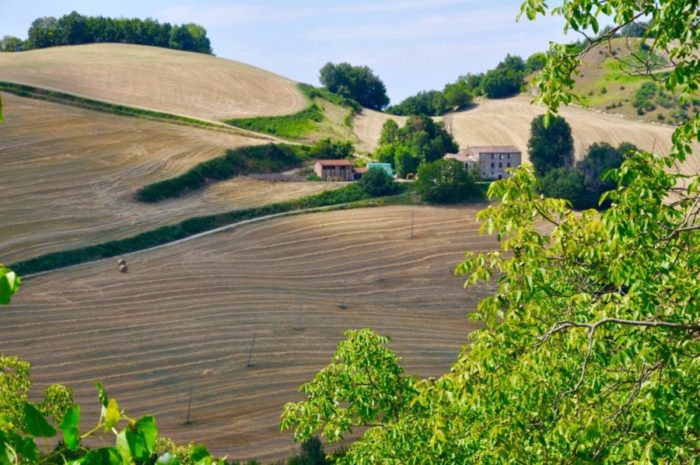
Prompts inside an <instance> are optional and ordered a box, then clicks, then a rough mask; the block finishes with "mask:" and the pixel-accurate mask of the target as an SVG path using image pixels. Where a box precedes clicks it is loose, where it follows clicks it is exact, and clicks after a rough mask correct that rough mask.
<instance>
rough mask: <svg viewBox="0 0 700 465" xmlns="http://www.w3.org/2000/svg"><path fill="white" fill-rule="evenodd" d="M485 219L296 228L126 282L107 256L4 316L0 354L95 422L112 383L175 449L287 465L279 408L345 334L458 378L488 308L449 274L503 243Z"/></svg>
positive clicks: (340, 214)
mask: <svg viewBox="0 0 700 465" xmlns="http://www.w3.org/2000/svg"><path fill="white" fill-rule="evenodd" d="M474 212H475V208H433V207H387V208H376V209H359V210H349V211H337V212H331V213H319V214H311V215H303V216H296V217H290V218H284V219H278V220H274V221H269V222H265V223H259V224H255V225H250V226H245V227H242V228H239V229H234V230H232V231H229V232H225V233H219V234H215V235H211V236H209V237H206V238H202V239H197V240H193V241H190V242H186V243H183V244H180V245H177V246H173V247H167V248H164V249H160V250H157V251H153V252H146V253H142V254H137V255H134V256H131V257H127V259H128V264H129V273H128V274H121V273H119V272H118V271H117V266H116V260H111V259H110V260H105V261H101V262H97V263H93V264H89V265H86V266H82V267H79V268H75V269H71V270H65V271H58V272H53V273H49V274H46V275H43V276H41V277H38V278H34V279H30V280H28V281H27V282H26V283H25V286H24V289H23V290H22V292H21V293H20V294H18V296H17V297H16V299H15V303H16V304H15V305H13V306H12V307H10V308H8V309H3V312H2V313H0V326H2V327H3V328H4V334H5V335H6V336H4V337H3V338H2V339H1V340H0V352H3V353H19V354H21V355H22V356H23V357H24V358H26V359H27V360H29V361H30V362H31V363H32V365H33V367H34V368H33V378H34V379H35V381H36V383H37V388H40V387H43V386H45V385H46V384H49V383H51V382H61V383H65V384H68V385H70V386H73V387H74V388H75V390H76V394H77V400H78V401H79V402H80V403H81V404H82V405H83V407H84V408H86V409H88V410H87V412H88V413H89V416H91V417H94V416H95V415H96V414H97V413H98V412H97V410H96V407H97V403H96V402H94V399H95V391H94V386H93V382H94V381H97V380H100V381H102V382H103V383H104V384H105V386H106V387H107V389H108V390H109V392H110V393H111V394H112V395H113V396H115V397H116V398H118V399H119V401H120V405H122V406H123V407H125V408H126V409H127V411H128V412H130V413H131V414H133V415H140V414H146V413H153V414H156V415H157V418H158V422H159V427H160V430H161V433H162V434H164V435H166V436H172V437H173V438H174V439H176V440H177V441H181V442H187V441H203V440H205V439H206V442H207V445H208V446H209V447H210V448H211V449H213V450H214V451H215V452H217V453H221V454H229V455H230V457H231V458H235V459H252V458H258V459H265V460H267V459H277V458H281V457H284V456H286V455H289V453H290V452H292V450H293V449H294V445H293V443H292V440H291V436H290V435H289V434H287V433H279V432H278V431H277V425H278V420H279V415H280V412H281V408H282V405H283V404H284V403H285V402H287V401H292V400H299V399H301V396H300V395H299V394H296V393H295V392H296V388H297V387H298V386H299V385H300V384H301V383H303V382H304V381H307V380H309V379H310V378H311V377H312V376H313V374H314V373H315V372H316V371H317V370H318V369H320V368H321V367H323V366H324V365H325V364H326V363H327V362H328V360H329V359H330V355H331V354H332V352H333V350H334V348H335V344H336V343H337V342H338V340H340V339H341V338H342V334H343V331H344V330H345V329H346V328H361V327H372V328H374V329H376V330H377V331H380V332H382V333H384V334H387V335H389V336H391V337H392V338H393V340H394V342H393V344H392V346H393V348H394V349H396V350H397V352H398V353H399V354H400V355H401V356H402V357H403V358H404V362H405V365H406V366H407V368H408V371H409V372H411V373H416V374H419V375H421V376H431V375H437V374H439V373H441V372H444V371H445V370H447V369H448V368H449V366H450V363H451V362H452V361H454V359H455V356H456V355H457V353H458V352H459V349H460V346H461V345H462V344H464V343H465V342H466V341H467V335H468V332H469V330H470V329H471V328H473V327H474V326H473V324H472V323H470V322H469V320H468V317H467V314H468V313H469V312H470V311H473V310H474V308H475V305H476V303H477V301H478V299H479V298H480V296H481V295H482V292H481V291H478V292H475V291H474V290H471V291H469V292H466V291H464V289H463V287H462V279H461V278H458V277H454V276H453V274H452V268H453V266H454V265H456V264H457V263H458V262H459V261H460V260H461V258H462V253H463V252H464V251H466V250H487V249H491V248H493V247H494V246H495V242H494V241H493V240H492V239H490V238H488V237H480V236H478V235H477V225H476V224H475V223H474V220H473V215H474ZM412 217H413V220H414V221H413V222H414V237H413V238H411V237H410V236H411V223H412ZM484 292H485V290H484ZM343 302H344V303H345V308H341V307H342V305H343ZM300 308H301V317H300ZM49 328H50V330H49ZM253 337H255V345H254V347H253V350H252V352H251V351H250V348H251V342H252V339H253ZM249 356H250V358H251V362H252V366H251V367H247V366H246V365H247V362H248V357H249ZM190 389H192V413H191V419H192V425H190V426H185V425H183V423H184V421H185V419H186V414H187V402H188V396H189V392H190ZM37 392H38V389H37Z"/></svg>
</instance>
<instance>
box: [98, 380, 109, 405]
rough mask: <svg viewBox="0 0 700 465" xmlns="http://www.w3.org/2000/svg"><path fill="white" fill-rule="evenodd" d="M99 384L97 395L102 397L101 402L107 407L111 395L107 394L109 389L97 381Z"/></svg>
mask: <svg viewBox="0 0 700 465" xmlns="http://www.w3.org/2000/svg"><path fill="white" fill-rule="evenodd" d="M95 386H97V396H98V397H99V398H100V403H101V404H102V406H103V407H104V408H107V403H108V402H109V397H108V396H107V391H105V387H104V386H103V385H102V383H95Z"/></svg>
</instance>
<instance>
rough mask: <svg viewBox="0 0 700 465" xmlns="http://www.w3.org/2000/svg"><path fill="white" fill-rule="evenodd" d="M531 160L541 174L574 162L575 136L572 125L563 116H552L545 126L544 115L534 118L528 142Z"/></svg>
mask: <svg viewBox="0 0 700 465" xmlns="http://www.w3.org/2000/svg"><path fill="white" fill-rule="evenodd" d="M528 148H529V153H530V162H532V164H533V165H535V170H536V172H537V174H538V175H539V176H544V175H545V174H546V173H547V172H548V171H550V170H552V169H554V168H562V167H569V166H571V165H572V164H573V162H574V138H573V137H572V135H571V126H569V123H567V122H566V120H565V119H564V118H562V117H561V116H556V117H552V118H551V119H550V121H549V125H548V126H546V127H545V124H544V115H540V116H538V117H536V118H535V119H534V120H532V124H531V126H530V140H529V142H528Z"/></svg>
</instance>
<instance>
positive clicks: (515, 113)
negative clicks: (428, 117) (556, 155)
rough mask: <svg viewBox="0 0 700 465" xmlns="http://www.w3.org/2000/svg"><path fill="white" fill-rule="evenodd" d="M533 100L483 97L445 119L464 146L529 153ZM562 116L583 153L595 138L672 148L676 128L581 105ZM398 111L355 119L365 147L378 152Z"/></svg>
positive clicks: (536, 109) (538, 110)
mask: <svg viewBox="0 0 700 465" xmlns="http://www.w3.org/2000/svg"><path fill="white" fill-rule="evenodd" d="M530 100H531V99H530V98H528V97H525V96H518V97H513V98H509V99H497V100H489V99H482V100H480V101H479V102H478V104H477V105H476V106H475V107H474V108H473V109H470V110H466V111H461V112H456V113H450V114H449V115H446V116H444V117H439V118H436V119H442V120H444V121H445V123H446V125H447V129H448V130H449V131H450V132H451V133H452V134H453V136H454V137H455V139H456V140H457V143H459V145H460V146H461V147H467V146H469V145H511V144H512V145H515V146H516V147H518V148H519V149H521V150H522V151H523V152H527V141H528V139H529V137H530V123H531V122H532V120H533V119H534V118H535V117H536V116H537V115H540V114H542V113H544V108H542V107H537V106H535V105H532V104H531V103H530ZM560 113H561V115H562V116H564V118H566V120H567V121H568V122H569V124H571V127H572V129H573V135H574V143H575V147H576V155H577V156H581V155H582V154H583V153H584V151H585V149H586V148H587V147H588V146H589V145H590V144H592V143H594V142H600V141H605V142H609V143H611V144H613V145H617V144H619V143H620V142H624V141H628V142H632V143H634V144H636V145H638V146H639V147H641V148H646V149H651V148H652V147H655V149H656V150H657V151H661V152H664V151H666V150H668V149H669V148H670V144H671V132H672V128H670V127H667V126H662V125H652V124H648V123H642V122H638V121H629V120H626V119H623V118H620V117H615V116H611V115H605V114H601V113H598V112H594V111H591V110H585V109H582V108H576V107H566V108H562V109H561V111H560ZM389 118H392V119H394V120H397V121H399V122H400V123H399V124H402V121H403V120H404V119H405V118H403V117H397V116H393V115H387V114H384V113H379V112H370V111H368V110H365V111H364V112H363V113H362V115H361V116H359V117H358V118H356V119H355V133H356V134H357V136H358V138H360V139H361V140H362V147H363V148H364V149H365V150H367V151H370V150H374V148H375V147H376V146H377V143H378V141H379V136H380V133H381V129H382V125H383V124H384V121H386V120H387V119H389Z"/></svg>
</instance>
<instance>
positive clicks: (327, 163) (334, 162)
mask: <svg viewBox="0 0 700 465" xmlns="http://www.w3.org/2000/svg"><path fill="white" fill-rule="evenodd" d="M316 163H320V164H321V166H352V163H351V162H350V161H348V160H342V159H341V160H316Z"/></svg>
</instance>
